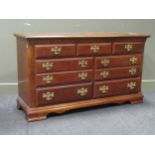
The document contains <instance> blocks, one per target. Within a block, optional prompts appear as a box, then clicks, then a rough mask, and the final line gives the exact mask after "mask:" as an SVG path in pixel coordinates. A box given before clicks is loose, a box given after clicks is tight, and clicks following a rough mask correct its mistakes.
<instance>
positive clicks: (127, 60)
mask: <svg viewBox="0 0 155 155" xmlns="http://www.w3.org/2000/svg"><path fill="white" fill-rule="evenodd" d="M141 64H142V55H140V54H135V55H123V56H106V57H98V58H96V59H95V68H97V69H100V68H106V67H125V66H134V65H141Z"/></svg>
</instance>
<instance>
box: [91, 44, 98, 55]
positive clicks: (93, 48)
mask: <svg viewBox="0 0 155 155" xmlns="http://www.w3.org/2000/svg"><path fill="white" fill-rule="evenodd" d="M90 49H91V50H92V51H93V53H97V52H99V50H100V46H98V45H93V46H91V47H90Z"/></svg>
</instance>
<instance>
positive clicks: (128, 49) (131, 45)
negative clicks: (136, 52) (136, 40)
mask: <svg viewBox="0 0 155 155" xmlns="http://www.w3.org/2000/svg"><path fill="white" fill-rule="evenodd" d="M125 49H126V50H127V51H128V52H130V51H132V49H133V44H126V45H125Z"/></svg>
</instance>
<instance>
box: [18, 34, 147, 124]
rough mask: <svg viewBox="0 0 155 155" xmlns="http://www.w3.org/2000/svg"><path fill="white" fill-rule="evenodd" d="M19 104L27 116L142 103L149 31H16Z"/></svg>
mask: <svg viewBox="0 0 155 155" xmlns="http://www.w3.org/2000/svg"><path fill="white" fill-rule="evenodd" d="M15 36H16V38H17V60H18V81H19V82H18V90H19V96H18V99H17V106H18V108H19V109H23V110H24V111H25V113H26V116H27V120H28V121H35V120H41V119H46V118H47V115H48V114H49V113H64V112H66V111H69V110H72V109H78V108H86V107H90V106H97V105H105V104H114V103H116V104H122V103H124V102H127V101H129V102H130V103H142V102H143V95H142V92H141V78H142V66H143V55H144V45H145V42H146V39H147V38H148V37H149V35H144V34H48V35H33V34H15Z"/></svg>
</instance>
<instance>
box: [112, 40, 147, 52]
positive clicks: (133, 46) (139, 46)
mask: <svg viewBox="0 0 155 155" xmlns="http://www.w3.org/2000/svg"><path fill="white" fill-rule="evenodd" d="M143 50H144V43H143V42H115V43H114V44H113V54H133V53H142V52H143Z"/></svg>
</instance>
